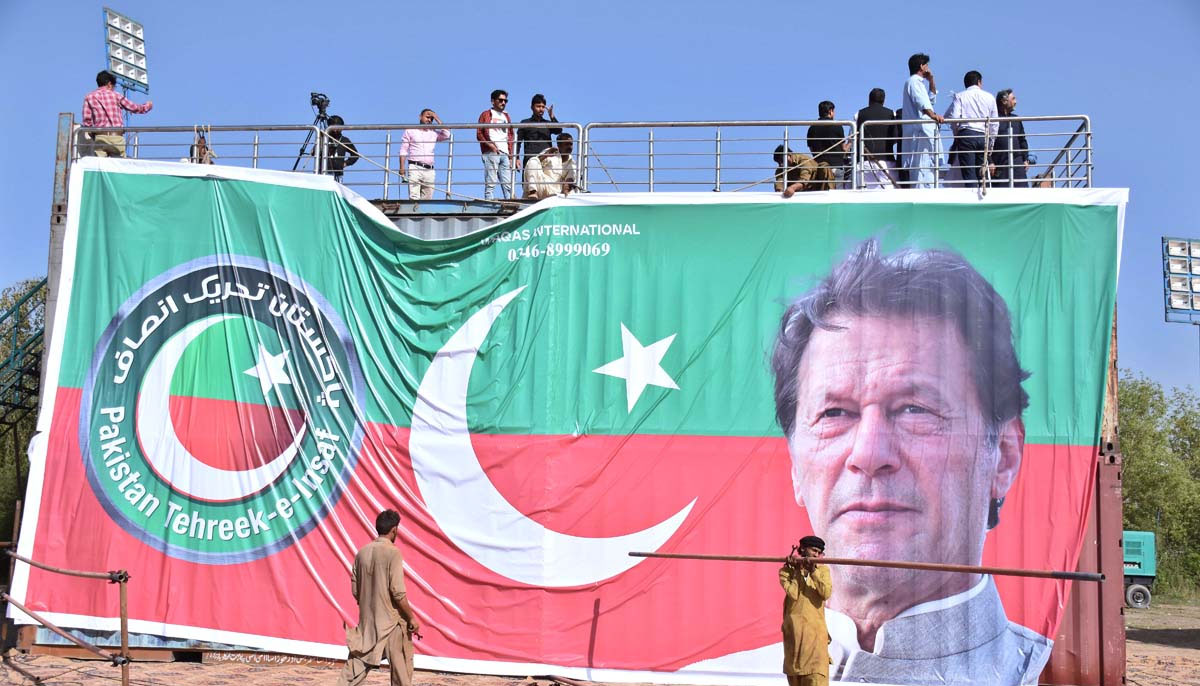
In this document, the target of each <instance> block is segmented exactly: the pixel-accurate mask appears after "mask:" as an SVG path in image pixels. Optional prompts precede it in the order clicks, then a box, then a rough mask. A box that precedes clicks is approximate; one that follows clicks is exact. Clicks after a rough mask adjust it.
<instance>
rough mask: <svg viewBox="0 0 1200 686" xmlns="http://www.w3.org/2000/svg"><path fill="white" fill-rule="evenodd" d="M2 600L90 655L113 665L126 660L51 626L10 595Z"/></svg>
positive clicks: (2, 594)
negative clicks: (97, 656)
mask: <svg viewBox="0 0 1200 686" xmlns="http://www.w3.org/2000/svg"><path fill="white" fill-rule="evenodd" d="M0 598H3V599H4V600H5V601H6V602H8V603H9V604H11V605H12V606H13V607H15V608H17V609H18V610H20V611H21V612H24V613H25V614H27V615H29V616H30V617H32V618H33V619H34V621H36V622H37V623H38V624H41V625H42V626H44V627H46V628H47V629H49V630H51V631H53V632H54V633H56V634H58V635H59V636H62V637H63V638H65V639H67V640H68V641H70V642H71V643H74V644H75V645H77V646H79V647H80V648H83V649H84V650H86V651H88V652H89V653H93V654H95V655H99V656H100V657H102V658H104V659H105V660H108V661H109V662H112V663H113V664H121V663H122V662H124V661H125V658H124V657H123V656H120V655H113V654H112V653H110V652H108V651H107V650H105V649H103V648H98V647H96V646H94V645H92V644H91V643H88V642H87V641H81V640H79V639H78V638H75V637H74V636H72V635H71V634H69V633H67V632H65V631H63V630H62V629H60V628H58V627H57V626H55V625H54V624H51V623H50V622H49V621H48V620H47V619H46V618H44V617H42V616H41V615H39V614H38V613H36V612H34V611H33V610H30V609H29V608H27V607H25V606H24V605H22V604H21V603H18V602H17V601H16V600H14V599H13V597H12V596H10V595H9V594H7V593H0ZM126 683H128V682H126Z"/></svg>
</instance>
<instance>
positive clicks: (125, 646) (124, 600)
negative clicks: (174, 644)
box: [117, 577, 129, 686]
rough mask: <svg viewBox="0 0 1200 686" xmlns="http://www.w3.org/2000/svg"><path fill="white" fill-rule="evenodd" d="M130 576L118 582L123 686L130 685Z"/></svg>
mask: <svg viewBox="0 0 1200 686" xmlns="http://www.w3.org/2000/svg"><path fill="white" fill-rule="evenodd" d="M127 581H128V578H127V577H122V579H121V581H120V582H119V583H118V584H117V585H118V586H120V587H121V657H123V658H125V661H124V662H122V663H121V686H129V594H128V593H127V592H126V584H127Z"/></svg>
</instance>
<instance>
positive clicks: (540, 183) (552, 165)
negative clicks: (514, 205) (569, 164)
mask: <svg viewBox="0 0 1200 686" xmlns="http://www.w3.org/2000/svg"><path fill="white" fill-rule="evenodd" d="M561 177H562V166H561V165H560V164H559V158H558V148H556V147H554V146H553V145H552V146H550V147H548V148H546V149H545V150H543V151H541V152H539V153H538V154H536V155H534V156H533V157H530V158H529V159H528V160H527V161H526V162H525V197H526V198H534V199H537V200H541V199H543V198H549V197H550V196H552V195H558V194H559V189H560V188H561V186H562V184H561V182H560V179H561Z"/></svg>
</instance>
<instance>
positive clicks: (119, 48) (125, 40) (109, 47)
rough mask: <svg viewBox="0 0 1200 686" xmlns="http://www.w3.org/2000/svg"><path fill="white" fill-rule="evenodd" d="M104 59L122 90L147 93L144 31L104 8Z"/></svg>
mask: <svg viewBox="0 0 1200 686" xmlns="http://www.w3.org/2000/svg"><path fill="white" fill-rule="evenodd" d="M104 59H105V61H106V63H107V65H108V70H109V71H110V72H112V73H113V75H114V76H116V77H117V83H119V84H121V87H122V88H125V89H127V90H135V91H140V92H142V93H149V92H150V76H149V73H148V72H147V71H146V33H145V29H144V28H143V27H142V25H141V24H140V23H138V22H136V21H134V20H132V19H130V18H129V17H127V16H125V15H123V14H121V13H120V12H115V11H113V10H111V9H109V8H107V7H105V8H104Z"/></svg>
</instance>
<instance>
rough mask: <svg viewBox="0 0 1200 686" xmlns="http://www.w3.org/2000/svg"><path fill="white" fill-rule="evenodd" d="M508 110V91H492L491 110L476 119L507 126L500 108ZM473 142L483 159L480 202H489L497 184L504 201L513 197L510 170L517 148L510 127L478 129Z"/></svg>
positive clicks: (508, 120)
mask: <svg viewBox="0 0 1200 686" xmlns="http://www.w3.org/2000/svg"><path fill="white" fill-rule="evenodd" d="M507 106H508V91H504V90H500V89H496V90H494V91H492V107H491V109H487V110H484V111H483V112H482V113H481V114H480V115H479V123H480V124H511V123H512V119H511V118H509V116H508V113H507V112H505V111H504V108H505V107H507ZM475 138H476V139H477V140H478V141H479V152H480V153H481V154H482V155H483V199H484V200H492V199H493V198H494V197H495V195H496V182H497V181H499V183H500V185H501V187H502V189H503V194H504V197H506V198H509V199H511V198H512V197H513V166H514V163H515V162H516V159H517V157H516V153H517V148H516V145H515V143H514V139H515V138H516V137H515V136H514V135H513V130H512V127H504V128H488V127H482V126H481V127H479V128H478V129H476V130H475Z"/></svg>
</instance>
